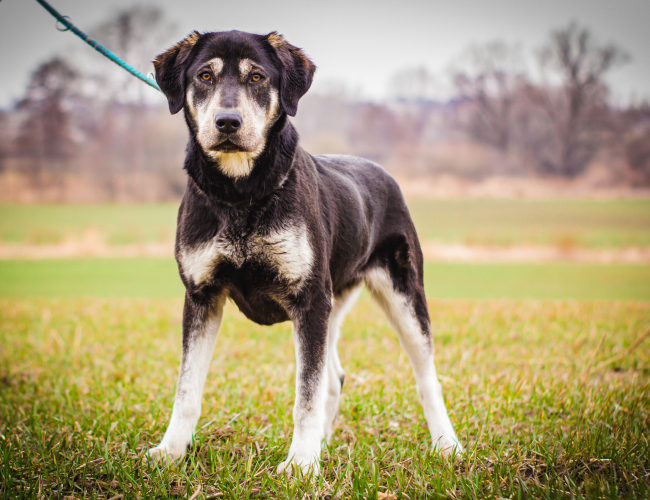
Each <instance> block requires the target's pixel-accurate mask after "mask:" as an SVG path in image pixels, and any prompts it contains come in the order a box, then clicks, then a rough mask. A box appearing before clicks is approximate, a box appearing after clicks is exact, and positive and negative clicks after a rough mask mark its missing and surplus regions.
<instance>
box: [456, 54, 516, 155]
mask: <svg viewBox="0 0 650 500" xmlns="http://www.w3.org/2000/svg"><path fill="white" fill-rule="evenodd" d="M523 68H524V67H523V60H522V57H521V55H520V50H519V47H511V46H508V45H507V44H505V43H504V42H501V41H495V42H491V43H488V44H487V45H485V46H473V47H470V48H469V49H468V51H467V52H466V53H465V54H464V55H463V56H462V57H461V58H460V59H459V61H458V62H457V63H456V67H455V68H454V69H453V70H452V75H453V80H454V85H455V87H456V90H457V92H458V94H459V97H460V98H461V100H463V101H466V102H467V103H468V104H469V108H470V109H469V110H468V112H467V113H466V116H465V117H463V118H462V119H461V121H460V125H461V126H462V128H464V129H465V130H467V132H468V133H469V134H470V136H471V137H472V138H473V139H474V140H476V141H478V142H482V143H485V144H488V145H490V146H493V147H495V148H497V149H499V150H501V151H506V150H507V149H508V147H509V145H510V142H511V135H512V128H513V123H514V122H513V108H514V105H515V101H516V98H517V94H518V91H519V90H520V89H521V88H522V87H523V85H524V83H525V81H526V78H525V76H524V70H523Z"/></svg>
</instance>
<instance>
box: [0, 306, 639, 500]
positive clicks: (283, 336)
mask: <svg viewBox="0 0 650 500" xmlns="http://www.w3.org/2000/svg"><path fill="white" fill-rule="evenodd" d="M181 306H182V302H181V300H180V299H166V300H144V299H138V300H133V299H129V300H127V299H122V300H120V299H89V298H88V299H79V298H77V299H36V300H21V299H0V318H2V320H1V321H2V328H1V329H0V474H1V476H2V483H1V485H0V491H1V492H2V495H3V497H4V498H11V499H14V498H37V497H38V498H61V499H62V498H65V497H70V496H72V495H74V497H75V498H111V497H114V496H115V495H124V498H129V499H130V498H187V497H189V495H190V494H191V493H192V492H193V491H195V489H196V488H197V487H198V486H199V485H202V486H203V492H204V493H205V495H203V496H200V497H199V498H202V499H204V498H210V497H214V495H217V494H221V495H222V496H220V497H216V498H226V499H245V498H334V497H335V496H336V497H337V498H352V499H361V498H364V499H365V498H377V494H378V492H382V493H392V494H395V495H396V496H395V497H394V498H404V499H415V498H418V499H419V498H468V499H469V498H512V499H530V498H567V499H568V498H572V499H573V498H648V497H649V496H650V475H649V471H650V446H649V444H650V443H649V441H650V396H649V394H650V380H649V379H650V355H649V354H650V351H649V350H648V349H647V347H646V348H644V346H641V347H639V348H638V349H636V350H635V351H634V352H633V353H632V354H631V355H629V356H626V357H624V358H623V359H622V360H621V361H619V362H616V363H613V364H610V365H608V366H605V367H601V368H597V366H598V364H599V363H601V362H602V361H603V360H607V359H609V358H610V357H612V356H614V355H617V354H620V353H622V352H624V351H625V350H626V349H627V348H628V346H629V345H630V344H631V343H632V342H633V340H634V339H635V338H636V336H637V335H638V333H639V332H640V331H642V330H643V329H645V328H647V326H648V325H649V324H650V305H649V304H647V303H645V304H643V303H632V302H627V303H621V302H611V301H610V302H575V301H567V302H538V301H478V302H477V301H459V300H456V301H431V302H430V310H431V316H432V324H433V329H434V332H435V342H436V364H437V368H438V372H439V374H440V375H441V383H442V385H443V391H444V395H445V398H446V400H447V405H448V408H449V411H450V414H451V418H452V421H453V422H454V425H455V427H456V430H457V432H458V435H459V437H460V438H461V440H462V442H463V443H464V445H465V447H466V450H467V452H466V454H465V455H464V456H462V457H458V458H456V460H454V461H451V462H447V461H444V460H442V459H440V458H439V457H438V456H436V455H433V454H431V453H430V452H429V449H430V446H431V443H430V441H429V437H428V431H427V429H426V426H425V422H424V417H423V415H422V410H421V408H420V405H419V403H418V400H417V396H416V391H415V387H414V379H413V376H412V374H411V371H410V368H409V365H408V360H407V358H406V356H405V355H404V353H403V352H402V350H401V349H400V347H399V343H398V341H397V337H396V335H395V334H394V332H392V331H391V330H390V329H389V328H388V326H387V322H386V321H385V319H384V318H383V316H382V315H381V314H380V313H379V310H378V309H377V308H376V307H375V306H374V305H372V304H371V303H370V302H369V301H368V300H367V299H362V300H361V302H360V303H359V304H358V305H357V306H356V307H355V309H353V311H352V313H351V314H350V316H349V318H348V320H347V321H346V323H345V324H344V327H343V337H342V340H341V345H340V352H341V358H342V362H343V365H344V367H345V368H346V370H347V372H348V376H347V379H346V384H345V387H344V389H343V397H342V401H341V414H340V416H339V419H338V420H337V425H336V432H335V435H334V437H333V440H332V442H331V444H330V445H329V447H328V448H327V449H326V450H325V451H324V453H323V475H322V477H321V478H320V479H318V480H317V481H316V482H315V483H312V482H310V481H306V480H288V479H286V478H285V477H284V476H278V475H276V474H275V472H274V469H275V467H276V466H277V465H278V463H279V462H280V461H281V460H283V459H284V457H285V454H286V453H287V450H288V445H289V442H290V437H291V428H292V425H291V407H292V402H293V397H294V385H293V381H294V370H295V358H294V353H293V347H292V340H291V329H290V325H289V324H288V323H284V324H281V325H276V326H274V327H259V326H256V325H254V324H251V323H250V322H248V321H246V320H245V319H244V318H243V317H242V316H241V314H240V313H238V312H237V311H236V310H235V309H234V308H233V307H232V306H231V305H229V306H227V308H226V318H225V321H224V327H223V330H222V333H221V334H220V338H219V341H218V344H217V349H216V352H215V357H214V360H213V363H212V366H211V369H210V374H209V377H208V382H207V384H206V390H205V396H204V404H203V415H202V417H201V420H200V422H199V426H198V428H199V432H198V434H197V436H196V440H195V446H194V449H193V451H192V452H191V453H190V454H189V456H188V457H187V459H186V460H184V461H183V462H182V463H180V464H179V465H177V466H170V467H163V468H158V467H156V466H151V465H148V464H147V463H146V462H144V461H143V460H142V456H143V453H144V451H145V450H147V449H148V448H149V447H150V446H152V445H155V444H157V443H158V442H159V440H160V439H161V438H162V435H163V433H164V431H165V428H166V425H167V422H168V419H169V416H170V412H171V405H172V401H173V394H174V390H175V387H174V386H175V381H176V376H177V369H178V363H179V356H180V321H181ZM646 346H647V344H646ZM305 493H306V496H303V495H305ZM116 498H117V497H116Z"/></svg>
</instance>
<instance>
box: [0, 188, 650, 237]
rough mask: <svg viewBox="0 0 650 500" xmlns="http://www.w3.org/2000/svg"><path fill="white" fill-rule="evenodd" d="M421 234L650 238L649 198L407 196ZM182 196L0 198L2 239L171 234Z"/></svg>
mask: <svg viewBox="0 0 650 500" xmlns="http://www.w3.org/2000/svg"><path fill="white" fill-rule="evenodd" d="M409 207H410V210H411V214H412V216H413V220H414V221H415V225H416V227H417V230H418V233H419V235H420V239H421V240H423V241H430V240H436V241H441V242H461V243H468V244H475V245H486V244H487V245H511V244H521V243H526V244H544V245H546V244H550V245H560V246H569V247H570V246H579V247H592V248H595V247H603V248H615V247H624V246H649V245H650V200H647V199H641V200H499V199H459V200H410V201H409ZM177 209H178V204H177V203H168V204H140V205H0V242H5V243H19V242H27V243H34V244H39V243H40V244H42V243H58V242H61V241H63V240H65V239H66V238H80V237H81V236H82V235H83V234H84V233H85V232H87V231H89V230H95V231H98V232H99V233H101V234H103V235H105V237H106V240H107V242H108V243H109V244H127V243H142V242H152V241H168V240H172V239H173V237H174V233H175V228H176V211H177Z"/></svg>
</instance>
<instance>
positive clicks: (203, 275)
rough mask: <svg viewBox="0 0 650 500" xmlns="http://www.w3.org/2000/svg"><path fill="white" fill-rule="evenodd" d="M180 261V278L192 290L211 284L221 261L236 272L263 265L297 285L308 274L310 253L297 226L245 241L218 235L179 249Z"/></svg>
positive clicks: (305, 235) (303, 229) (306, 239)
mask: <svg viewBox="0 0 650 500" xmlns="http://www.w3.org/2000/svg"><path fill="white" fill-rule="evenodd" d="M179 260H180V264H181V269H182V271H183V274H184V275H185V277H186V278H187V279H188V280H190V281H191V282H192V283H193V284H194V285H195V286H198V285H201V284H203V283H205V282H206V281H208V280H210V279H211V278H212V275H213V273H214V270H215V268H216V266H217V265H218V264H219V263H220V262H222V261H229V262H231V263H233V264H234V265H235V266H236V267H239V268H241V267H242V266H244V264H246V262H252V261H255V262H263V263H265V264H267V265H268V266H269V268H270V269H271V270H272V271H274V272H276V273H277V275H278V277H279V278H280V279H283V280H286V281H288V282H290V283H291V284H293V285H300V284H301V283H302V282H303V281H304V280H305V278H307V277H308V276H309V272H310V271H311V267H312V264H313V251H312V248H311V245H310V244H309V236H308V233H307V228H306V227H305V226H304V225H300V226H294V227H289V228H282V229H280V230H277V231H274V232H271V233H270V234H267V235H259V234H254V235H251V236H249V237H248V238H245V239H240V238H232V237H230V236H227V235H226V236H223V235H220V236H217V237H216V238H214V239H213V240H210V241H207V242H205V243H202V244H201V245H198V246H196V247H193V248H182V247H181V251H180V255H179Z"/></svg>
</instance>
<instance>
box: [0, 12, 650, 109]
mask: <svg viewBox="0 0 650 500" xmlns="http://www.w3.org/2000/svg"><path fill="white" fill-rule="evenodd" d="M49 1H50V3H51V4H52V5H53V6H54V7H55V8H56V9H58V10H59V12H61V13H62V14H65V15H68V16H70V18H71V20H72V22H74V23H75V24H76V25H77V26H78V27H79V28H80V29H82V30H84V31H88V30H90V29H91V28H92V27H94V26H96V25H97V24H98V23H100V22H102V21H103V20H105V19H106V18H107V17H108V16H110V15H111V14H114V13H115V12H116V11H117V10H119V9H120V8H125V7H130V6H133V5H136V2H133V1H132V0H111V1H107V0H49ZM141 3H143V4H144V5H157V6H159V7H161V8H162V9H163V10H164V11H165V13H166V15H167V17H168V18H169V19H170V20H171V21H173V22H175V23H176V25H177V26H178V28H177V32H176V33H175V36H176V37H177V38H181V37H182V36H184V35H185V34H187V33H188V32H190V31H192V30H194V29H197V30H199V31H217V30H230V29H239V30H243V31H252V32H257V33H267V32H269V31H274V30H275V31H279V32H280V33H282V34H284V35H285V38H286V39H287V40H288V41H289V42H291V43H293V44H294V45H298V46H300V47H302V48H304V49H305V51H306V53H307V54H308V55H309V56H310V57H311V58H312V59H313V60H314V62H315V63H316V65H317V66H318V72H317V75H316V80H315V84H314V88H316V89H318V87H319V86H320V87H321V88H322V87H323V86H325V85H327V84H328V83H329V82H333V81H340V82H345V83H346V84H347V85H348V86H349V87H350V88H351V89H354V90H357V91H360V92H361V93H362V94H363V95H365V96H367V97H370V98H378V99H380V98H382V97H383V96H384V95H385V94H386V91H387V88H388V81H389V78H390V75H391V74H393V73H394V72H395V71H398V70H400V69H403V68H405V67H409V66H411V67H412V66H416V65H424V66H425V67H427V68H428V69H429V70H430V71H431V72H433V73H436V74H440V75H444V74H445V73H446V71H447V68H448V67H449V64H450V62H451V61H452V60H453V59H454V57H456V56H457V55H459V54H460V53H462V52H463V50H464V49H465V48H466V47H467V46H469V45H470V44H482V43H485V42H489V41H493V40H497V39H501V40H505V41H506V42H509V43H518V42H519V43H521V44H522V47H523V50H524V51H525V52H529V53H532V52H533V51H534V50H535V49H536V48H537V47H539V46H540V45H541V44H542V43H544V41H545V40H546V39H547V38H548V35H549V32H550V31H551V30H552V29H553V28H558V27H563V26H566V25H567V24H568V23H569V22H570V21H572V20H575V21H578V22H579V23H581V24H582V25H585V26H588V27H589V28H590V29H591V30H592V31H593V33H594V34H595V35H596V37H597V38H598V40H600V41H602V42H615V43H616V44H618V45H620V46H621V47H623V48H625V49H626V50H627V51H628V52H629V53H630V55H631V56H632V60H631V62H630V63H628V64H627V65H626V66H624V67H621V68H618V69H615V70H614V71H612V73H611V74H610V76H609V78H608V81H609V83H610V85H611V87H612V90H613V94H614V96H615V98H616V99H617V100H618V101H619V102H627V101H629V100H630V99H632V98H635V99H637V100H638V99H650V27H649V26H650V0H533V1H531V0H474V1H470V0H454V1H444V2H443V1H424V0H420V1H417V0H392V1H383V0H374V1H366V0H363V1H357V0H321V1H318V2H312V1H308V0H302V1H297V0H291V1H290V0H280V1H279V0H274V1H273V0H271V1H269V0H266V1H259V0H256V1H246V0H239V1H232V0H158V1H157V2H141ZM82 43H83V42H81V41H80V40H79V39H77V38H76V37H75V36H74V35H72V34H71V33H61V32H58V31H57V30H56V29H55V21H54V19H53V18H52V17H51V16H50V14H48V13H47V12H46V11H45V10H44V9H43V8H42V7H41V6H40V5H39V4H38V3H37V2H36V1H35V0H0V64H1V66H0V67H1V68H2V70H1V71H0V107H5V106H7V105H9V104H10V103H11V102H12V101H13V100H15V99H16V98H17V97H19V96H20V95H21V93H22V91H23V88H24V86H25V84H26V82H27V79H28V76H29V73H30V72H31V71H32V70H33V69H34V68H35V67H36V66H37V65H38V64H39V62H41V61H43V60H44V59H46V58H47V57H49V56H52V55H53V54H55V53H56V52H61V51H66V50H67V49H69V48H71V47H76V46H77V45H78V44H82ZM109 48H110V47H109ZM165 48H166V47H162V46H161V47H160V51H162V50H163V49H165ZM87 50H89V51H92V49H90V48H88V49H87ZM151 56H152V58H153V56H155V54H153V53H152V54H151ZM97 57H100V56H99V54H98V55H97ZM138 69H140V70H141V71H143V72H149V71H151V70H152V68H151V67H149V68H138ZM151 92H155V91H154V90H151Z"/></svg>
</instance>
